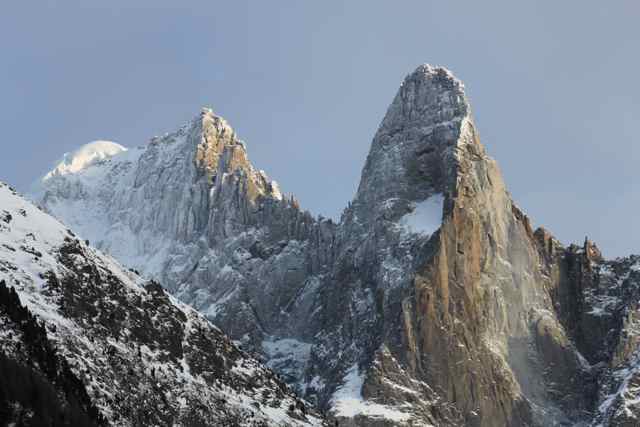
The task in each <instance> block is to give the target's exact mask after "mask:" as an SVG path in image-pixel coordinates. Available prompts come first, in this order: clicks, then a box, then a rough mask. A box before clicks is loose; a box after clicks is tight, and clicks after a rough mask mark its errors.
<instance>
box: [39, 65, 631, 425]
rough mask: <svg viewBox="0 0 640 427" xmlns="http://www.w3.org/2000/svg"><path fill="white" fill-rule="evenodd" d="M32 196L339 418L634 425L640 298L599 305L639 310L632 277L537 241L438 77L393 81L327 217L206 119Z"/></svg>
mask: <svg viewBox="0 0 640 427" xmlns="http://www.w3.org/2000/svg"><path fill="white" fill-rule="evenodd" d="M34 197H35V198H36V199H37V200H38V202H39V203H40V204H41V205H42V206H43V208H44V209H46V210H47V211H49V212H51V213H52V214H54V215H55V216H57V217H59V218H61V219H62V220H63V221H65V222H67V223H68V224H70V225H71V226H73V227H74V228H75V229H77V230H79V232H80V234H81V236H82V237H83V238H88V239H90V240H91V241H92V242H95V243H96V244H97V245H98V247H99V248H102V249H104V250H106V251H108V252H110V253H111V254H113V255H114V256H115V257H116V258H118V259H119V260H120V261H121V262H123V263H125V264H126V265H129V266H131V267H133V268H136V269H139V270H140V271H142V272H143V273H144V274H145V275H149V276H151V277H154V278H156V279H158V280H160V281H161V282H162V283H165V284H166V286H167V288H168V289H169V290H170V291H171V293H173V294H174V295H175V296H177V297H178V298H180V299H181V300H183V301H184V302H186V303H188V304H190V305H192V306H193V307H195V308H196V309H198V310H199V311H201V312H202V313H203V314H205V315H206V316H207V317H208V318H209V319H211V320H212V321H213V322H215V323H216V324H218V325H219V326H221V327H222V328H223V329H224V330H225V331H226V332H227V333H229V334H230V335H231V336H232V337H233V338H234V339H235V340H236V341H237V342H239V343H241V344H242V345H243V346H244V347H245V348H248V349H250V350H252V351H255V352H257V353H259V354H260V355H261V356H262V357H263V358H264V360H265V361H266V363H267V364H268V365H269V366H271V367H273V368H274V369H276V370H278V371H279V372H280V373H281V374H282V375H283V376H284V377H285V378H286V379H287V380H288V381H289V382H291V383H292V384H294V385H295V386H296V387H297V390H298V391H299V392H300V393H302V394H303V395H304V396H305V397H306V398H307V399H309V400H311V401H313V402H315V403H316V405H317V406H318V408H320V409H321V410H323V411H327V412H328V413H329V414H330V415H331V416H332V417H334V418H335V419H336V420H337V421H338V422H339V423H341V425H345V426H349V425H361V426H372V425H373V426H392V425H438V426H461V425H465V426H478V427H492V426H554V425H558V426H560V425H572V424H579V423H582V424H583V425H588V424H589V423H591V422H593V423H596V422H602V423H603V425H631V424H624V422H627V423H628V421H627V420H628V419H631V420H632V419H634V418H633V416H635V415H634V414H638V412H637V410H636V409H634V408H635V406H634V405H636V403H634V402H633V399H630V398H627V397H628V395H629V393H636V391H635V388H633V387H634V386H633V384H635V382H637V379H636V378H635V376H636V375H640V374H636V373H635V371H634V370H633V368H631V367H632V366H636V364H635V363H636V362H634V360H636V359H637V357H638V355H637V354H636V351H637V348H638V345H637V339H636V334H635V332H633V327H634V325H635V317H636V316H635V314H634V313H635V308H634V307H635V306H633V305H632V304H631V303H630V302H629V301H628V300H625V299H624V298H621V299H619V300H617V302H616V303H615V304H613V303H611V304H612V305H611V306H609V305H607V306H606V307H607V311H606V313H607V314H603V315H602V316H598V315H595V314H594V313H595V312H597V310H596V311H595V312H594V311H593V310H595V308H594V307H601V306H600V305H595V306H594V305H593V304H596V301H600V302H602V301H612V300H611V299H610V297H611V295H610V293H614V294H615V295H616V297H618V293H620V292H627V293H629V296H630V297H633V298H635V301H637V296H636V295H635V294H634V293H633V292H635V291H634V290H633V289H635V288H633V286H631V285H625V284H624V283H627V282H626V281H625V280H626V279H621V277H622V276H624V274H626V273H624V272H616V273H615V274H617V276H615V277H616V279H615V280H617V282H616V283H618V282H620V283H622V284H620V283H618V284H617V285H615V286H612V285H610V281H614V279H613V278H611V277H612V276H611V274H614V273H611V274H610V275H609V276H607V277H609V279H602V277H603V276H602V275H599V274H600V273H599V271H601V270H602V268H608V269H609V270H607V271H618V270H616V268H618V267H613V266H617V265H619V264H620V263H622V264H624V262H626V261H620V262H614V263H611V264H607V262H605V261H604V260H603V259H602V257H601V255H600V253H599V251H598V250H597V248H596V247H595V246H594V245H593V244H591V243H590V242H587V243H586V244H585V246H584V248H581V249H579V248H577V247H574V246H571V247H569V248H565V247H564V246H562V245H561V244H560V243H559V242H558V241H557V240H556V239H554V238H553V236H552V235H551V234H550V233H549V232H547V231H545V230H544V229H538V230H535V231H534V230H533V228H532V225H531V222H530V220H529V218H528V217H527V216H526V215H525V214H524V213H523V211H522V210H521V209H520V208H518V207H517V206H516V205H515V203H514V202H513V200H512V198H511V196H510V195H509V193H508V192H507V190H506V187H505V184H504V182H503V180H502V177H501V174H500V171H499V168H498V166H497V164H496V162H495V161H494V160H493V159H491V158H490V157H489V156H488V155H487V154H486V152H485V149H484V147H483V146H482V144H481V143H480V140H479V136H478V133H477V129H476V126H475V124H474V120H473V116H472V113H471V107H470V105H469V102H468V99H467V97H466V95H465V93H464V86H463V84H462V83H461V82H460V81H459V80H457V79H456V78H455V77H453V76H452V74H451V73H450V72H449V71H447V70H446V69H443V68H438V67H431V66H428V65H425V66H421V67H419V68H418V69H417V70H416V71H415V72H413V73H412V74H410V75H409V76H408V77H407V78H406V79H405V80H404V82H403V83H402V86H401V87H400V90H399V91H398V94H397V95H396V97H395V99H394V100H393V103H392V104H391V106H390V107H389V109H388V111H387V114H386V116H385V118H384V120H383V121H382V124H381V125H380V128H379V129H378V131H377V133H376V135H375V137H374V140H373V143H372V146H371V150H370V153H369V155H368V157H367V160H366V163H365V166H364V169H363V171H362V177H361V181H360V185H359V187H358V191H357V194H356V195H355V197H354V199H353V201H352V202H351V203H350V205H349V206H348V207H347V208H346V209H345V211H344V212H343V215H342V217H341V219H340V222H339V223H337V224H335V223H333V222H332V221H330V220H324V219H321V218H314V217H313V216H312V215H310V214H309V213H308V212H305V211H303V210H301V209H300V207H299V205H298V203H297V202H296V201H295V199H294V198H293V197H291V196H283V195H282V194H281V193H280V191H279V189H278V187H277V185H276V184H275V183H274V182H272V181H270V180H269V179H268V178H267V176H266V175H265V174H264V173H263V172H260V171H256V169H254V168H253V166H252V165H251V164H250V163H249V161H248V159H247V154H246V149H245V146H244V144H243V143H242V142H240V141H239V140H238V139H237V137H236V136H235V133H234V132H233V131H232V130H231V128H230V127H229V126H228V125H227V124H226V122H224V121H223V120H222V119H220V118H218V117H216V116H215V115H213V113H212V112H211V111H210V110H205V111H203V113H202V114H201V115H200V116H198V117H197V118H196V119H194V120H193V121H192V122H190V123H189V124H187V125H186V126H185V127H183V128H181V129H180V130H178V131H177V132H175V133H173V134H169V135H166V136H164V137H161V138H155V139H153V140H152V141H151V142H150V143H149V144H148V145H146V146H143V147H140V148H137V149H135V150H129V151H128V152H126V153H121V154H116V155H114V156H112V157H110V158H108V159H105V160H104V161H102V162H101V163H100V164H94V165H91V166H90V167H88V168H86V170H83V171H80V172H75V173H67V174H58V175H56V176H54V177H47V178H46V179H44V180H43V181H42V182H41V183H40V184H39V186H38V188H37V191H36V192H35V193H34ZM624 265H626V264H624ZM607 266H608V267H607ZM621 268H622V267H621ZM607 283H609V285H607ZM613 288H615V289H617V290H614V289H613ZM600 302H598V303H597V304H600ZM602 304H604V303H602ZM607 304H608V303H607ZM614 306H615V307H614ZM609 309H610V310H609ZM603 310H604V308H603ZM613 349H615V350H613ZM634 358H636V359H634ZM639 370H640V368H639ZM603 381H604V383H603ZM634 381H635V382H634ZM605 383H606V384H608V385H607V386H605V385H603V384H605ZM616 387H617V388H616ZM614 389H615V390H614ZM632 389H633V390H634V391H630V390H632ZM614 392H615V393H617V394H615V396H614V394H612V393H614ZM620 402H622V403H620ZM621 408H622V409H621ZM629 413H630V414H631V415H629ZM616 414H622V415H616ZM616 417H617V418H616ZM621 417H627V418H621ZM614 420H617V421H614ZM615 423H617V424H615Z"/></svg>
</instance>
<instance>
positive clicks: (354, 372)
mask: <svg viewBox="0 0 640 427" xmlns="http://www.w3.org/2000/svg"><path fill="white" fill-rule="evenodd" d="M363 384H364V375H362V374H361V373H360V372H359V370H358V364H357V363H356V364H354V365H353V366H352V367H351V368H349V370H348V371H347V373H346V375H345V376H344V383H343V384H342V386H341V387H339V388H338V389H337V390H336V391H335V393H333V397H332V398H331V405H332V408H333V411H334V412H335V415H336V416H339V417H347V418H351V417H355V416H357V415H361V416H366V417H371V418H384V419H387V420H392V421H397V422H402V421H407V420H408V419H409V418H410V417H411V415H410V414H408V413H406V412H402V411H399V410H397V409H395V408H392V407H390V406H386V405H381V404H379V403H374V402H368V401H365V400H364V398H363V397H362V386H363Z"/></svg>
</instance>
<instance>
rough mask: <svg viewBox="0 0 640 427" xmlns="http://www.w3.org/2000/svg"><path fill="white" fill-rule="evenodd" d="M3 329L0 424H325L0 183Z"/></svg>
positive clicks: (265, 373)
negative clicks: (18, 372)
mask: <svg viewBox="0 0 640 427" xmlns="http://www.w3.org/2000/svg"><path fill="white" fill-rule="evenodd" d="M0 324H1V325H2V328H1V330H0V343H1V348H2V355H1V358H0V362H1V363H0V368H2V369H0V375H2V378H1V381H0V383H2V384H1V385H0V398H2V401H1V402H0V423H3V422H5V421H8V420H13V421H14V422H24V423H25V424H20V425H39V424H37V423H36V424H33V423H34V422H35V421H33V420H34V419H36V418H34V417H40V418H42V419H44V420H53V419H60V420H61V421H60V422H61V424H60V425H89V424H88V423H89V421H87V420H93V422H94V423H97V424H105V423H108V424H110V425H123V426H128V425H188V426H193V425H216V426H217V425H228V426H235V425H256V426H257V425H265V426H267V425H274V426H275V425H277V426H281V425H290V426H303V425H306V426H311V425H322V421H321V420H320V419H319V418H318V417H317V416H315V415H314V413H313V411H312V410H311V409H310V408H308V407H307V405H306V404H305V403H304V402H302V401H301V400H299V399H298V398H296V397H295V395H294V394H293V392H292V391H290V390H289V388H288V387H287V386H286V385H285V384H284V383H282V382H281V381H280V380H279V379H278V378H277V377H276V375H275V374H274V373H272V372H271V371H270V370H268V369H266V368H265V367H263V366H262V365H261V364H260V363H259V362H258V361H257V360H255V359H253V358H251V357H249V356H248V355H247V354H246V353H244V352H242V351H241V350H239V349H238V348H237V347H236V346H235V345H234V344H233V343H232V342H231V341H230V340H229V339H228V338H227V337H226V336H225V335H224V334H223V333H222V332H221V331H220V330H219V329H217V328H216V327H214V326H212V325H211V324H210V323H209V322H208V321H207V320H206V319H205V318H204V317H203V316H202V315H200V314H198V313H197V312H196V311H195V310H193V309H192V308H189V307H187V306H185V305H184V304H182V303H179V302H177V301H176V300H175V299H174V298H173V297H171V296H169V295H168V294H167V293H166V292H165V291H164V290H163V289H162V287H161V286H160V285H159V284H158V283H156V282H153V281H151V282H146V281H144V280H143V279H141V278H140V277H139V276H138V275H137V274H135V273H133V272H131V271H125V270H124V269H122V267H120V265H119V264H118V263H117V262H116V261H114V260H112V259H111V258H110V257H108V256H105V255H103V254H101V253H100V252H98V251H96V250H94V249H92V248H91V247H90V246H88V245H87V244H86V243H85V242H82V241H80V240H78V239H77V238H76V237H75V235H74V234H73V233H72V232H71V231H69V230H67V229H66V228H65V227H64V226H63V225H62V224H60V223H59V222H58V221H56V220H55V219H53V218H51V217H50V216H49V215H47V214H45V213H44V212H41V211H40V210H38V209H37V208H35V207H34V206H33V205H31V204H30V203H29V202H27V201H26V200H24V199H23V198H22V197H20V196H19V195H18V194H17V193H16V192H15V191H13V190H12V189H10V188H9V187H7V186H6V185H5V184H2V183H0ZM14 370H19V371H20V372H23V374H24V378H22V379H21V378H18V377H16V376H15V375H16V374H15V372H14ZM18 382H25V384H24V385H21V384H18ZM29 390H31V391H32V393H31V394H28V393H27V392H28V391H29ZM47 396H48V397H47ZM51 399H53V400H54V401H52V402H49V403H47V402H48V401H49V400H51ZM55 399H59V402H55ZM43 402H45V403H46V404H43ZM58 413H59V414H58ZM53 414H58V415H55V416H54V415H53ZM82 417H84V418H82ZM29 419H31V420H32V421H31V422H28V421H27V420H29ZM83 419H84V420H85V421H82V420H83ZM79 420H80V421H79ZM43 425H44V424H43ZM47 425H49V424H47Z"/></svg>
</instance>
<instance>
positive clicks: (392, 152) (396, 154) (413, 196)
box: [356, 64, 471, 219]
mask: <svg viewBox="0 0 640 427" xmlns="http://www.w3.org/2000/svg"><path fill="white" fill-rule="evenodd" d="M470 122H471V107H470V105H469V102H468V100H467V97H466V95H465V93H464V85H463V84H462V82H461V81H460V80H458V79H457V78H456V77H454V75H453V74H452V73H451V71H449V70H447V69H446V68H443V67H434V66H431V65H428V64H424V65H420V66H419V67H418V68H416V70H415V71H413V72H412V73H410V74H409V75H408V76H407V77H406V78H405V79H404V81H403V82H402V84H401V86H400V88H399V89H398V93H397V94H396V96H395V98H394V100H393V102H392V103H391V105H390V106H389V108H388V110H387V113H386V115H385V117H384V119H383V120H382V123H381V124H380V127H379V128H378V131H377V133H376V136H375V138H374V140H373V143H372V145H371V150H370V152H369V155H368V157H367V161H366V164H365V166H364V168H363V171H362V178H361V181H360V186H359V187H358V193H357V196H356V203H357V205H359V206H362V207H363V208H364V209H363V212H362V213H361V214H360V217H362V216H371V215H373V216H372V219H374V218H377V217H379V216H380V215H384V216H385V217H397V216H398V215H402V214H403V213H404V212H406V211H407V209H410V206H411V205H413V204H415V203H420V202H423V201H425V200H426V199H427V198H429V197H431V196H433V195H435V194H445V193H447V192H448V190H450V189H449V188H448V187H449V186H448V185H447V183H450V182H454V181H455V179H454V180H453V181H452V178H451V176H452V174H453V173H455V168H453V167H452V165H453V163H454V162H455V156H454V152H455V151H456V147H458V146H459V145H460V144H461V141H462V140H463V138H462V137H463V135H464V132H465V129H467V125H468V124H469V123H470ZM372 208H373V209H372Z"/></svg>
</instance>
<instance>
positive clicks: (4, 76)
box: [0, 0, 640, 256]
mask: <svg viewBox="0 0 640 427" xmlns="http://www.w3.org/2000/svg"><path fill="white" fill-rule="evenodd" d="M88 4H91V6H88ZM638 22H640V6H639V3H638V2H637V1H635V0H627V1H616V0H613V1H610V2H594V1H588V2H584V1H562V2H558V1H536V2H513V1H499V2H498V1H482V2H477V1H444V0H441V1H438V2H432V1H426V0H423V1H408V0H407V1H404V0H400V1H373V0H362V1H356V0H350V1H321V2H317V1H316V2H312V1H303V0H289V1H269V2H266V1H257V0H256V1H253V2H245V1H236V0H234V1H227V2H222V1H212V0H208V1H180V2H178V1H158V0H154V1H142V0H136V1H109V2H95V1H93V2H87V1H72V0H65V1H58V2H54V1H31V0H24V1H11V2H4V4H3V5H2V12H1V13H0V128H1V129H2V133H1V135H0V144H1V145H2V151H1V154H0V179H2V180H6V181H8V182H9V183H13V184H14V185H16V186H18V187H19V188H22V189H26V188H27V187H28V185H29V183H30V182H31V181H33V180H34V179H35V178H36V177H37V176H38V175H41V174H42V173H43V172H45V171H46V170H47V169H48V167H49V166H50V165H51V164H52V162H53V161H55V160H56V159H58V158H59V157H61V155H62V154H63V153H64V152H66V151H70V150H73V149H74V148H76V147H78V146H79V145H82V144H84V143H86V142H89V141H92V140H95V139H110V140H113V141H117V142H119V143H121V144H123V145H125V146H134V145H140V144H143V143H145V142H146V141H147V140H148V139H149V138H150V137H151V136H153V135H157V134H161V133H164V132H167V131H171V130H173V129H174V128H176V127H177V126H179V125H180V124H182V123H184V122H186V121H187V120H189V119H190V118H191V117H192V116H194V115H196V114H197V113H198V111H199V109H200V107H201V106H203V105H210V106H212V107H213V108H214V110H215V111H216V112H217V113H218V114H220V115H222V116H223V117H225V118H227V119H228V120H229V121H230V123H231V125H232V126H233V127H234V128H235V129H236V131H237V132H238V133H239V135H240V137H241V138H242V139H244V140H245V141H246V142H247V145H248V148H249V155H250V157H251V159H252V160H253V163H254V164H255V165H256V166H257V167H259V168H261V169H265V170H266V171H267V173H268V174H269V175H270V176H272V177H274V178H275V179H277V180H278V181H279V182H280V184H281V187H282V188H283V190H284V191H286V192H293V193H295V194H296V195H297V197H298V198H299V199H300V201H301V203H302V205H303V206H304V207H306V208H308V209H310V210H311V211H312V212H314V213H316V214H324V215H325V216H338V215H339V212H340V211H341V210H342V208H343V207H344V206H345V205H346V203H347V201H348V200H349V199H351V197H352V195H353V193H354V191H355V188H356V186H357V182H358V178H359V175H360V171H361V168H362V166H363V164H364V159H365V156H366V153H367V151H368V148H369V144H370V142H371V138H372V136H373V134H374V132H375V130H376V128H377V126H378V124H379V122H380V120H381V118H382V116H383V115H384V112H385V110H386V108H387V106H388V105H389V103H390V102H391V100H392V97H393V95H394V94H395V92H396V90H397V88H398V85H399V84H400V82H401V81H402V79H403V77H404V76H405V75H406V74H407V73H409V72H410V71H412V70H413V69H414V68H415V67H416V66H417V65H418V64H421V63H425V62H428V63H432V64H437V65H445V66H447V67H449V68H450V69H451V70H453V72H454V73H455V74H456V75H457V76H458V77H459V78H461V79H462V80H464V81H465V83H466V86H467V88H468V93H469V95H470V97H471V100H472V103H473V107H474V111H475V116H476V119H477V122H478V126H479V129H480V133H481V137H482V141H483V142H484V144H485V145H486V146H487V148H488V150H489V152H490V154H491V155H492V156H493V157H495V158H497V159H498V161H499V163H500V165H501V167H502V170H503V173H504V175H505V178H506V180H507V184H508V186H509V188H510V190H511V192H512V193H513V195H514V198H515V199H516V200H517V202H518V203H519V204H520V205H521V206H522V207H523V208H524V209H525V210H526V211H527V212H528V213H529V214H530V216H531V217H532V219H533V221H534V223H535V224H536V225H544V226H546V227H547V228H549V229H550V230H552V231H553V232H554V233H555V234H556V235H557V236H558V237H559V238H560V239H561V240H563V241H564V242H567V243H568V242H571V241H582V239H583V238H584V236H585V235H587V234H588V235H589V236H590V237H592V238H593V239H594V240H595V241H596V242H597V243H599V244H600V245H601V247H603V248H604V249H605V252H606V254H607V255H609V256H614V255H623V254H627V253H630V252H640V227H637V226H636V224H635V222H636V218H637V216H638V215H637V214H638V210H639V209H640V190H639V189H638V179H637V176H638V166H637V165H638V164H639V161H640V149H639V148H638V144H639V143H640V141H639V140H638V133H637V132H635V128H636V127H637V126H636V125H637V123H638V122H639V119H640V86H639V83H638V75H640V57H639V55H638V45H639V42H640V25H639V24H638ZM634 187H635V188H634Z"/></svg>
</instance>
